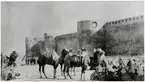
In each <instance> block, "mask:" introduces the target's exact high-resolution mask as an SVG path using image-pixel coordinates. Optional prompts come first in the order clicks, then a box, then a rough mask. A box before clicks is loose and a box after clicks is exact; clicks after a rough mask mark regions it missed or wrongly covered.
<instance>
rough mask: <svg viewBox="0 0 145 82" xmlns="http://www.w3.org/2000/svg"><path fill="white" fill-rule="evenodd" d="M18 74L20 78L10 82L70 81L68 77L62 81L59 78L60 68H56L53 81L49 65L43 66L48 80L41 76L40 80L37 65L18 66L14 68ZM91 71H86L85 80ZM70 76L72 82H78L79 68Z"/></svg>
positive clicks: (62, 78) (62, 77)
mask: <svg viewBox="0 0 145 82" xmlns="http://www.w3.org/2000/svg"><path fill="white" fill-rule="evenodd" d="M16 70H18V71H19V72H20V74H21V75H20V77H18V78H17V79H14V80H12V81H46V80H62V81H63V80H70V79H69V77H67V79H64V76H61V72H60V67H58V68H57V78H56V79H53V67H52V66H50V65H46V66H45V73H46V75H47V77H48V78H45V77H44V75H43V74H42V77H43V78H40V75H39V71H38V65H28V66H19V67H17V68H16ZM92 72H93V71H90V70H87V71H86V80H90V77H89V76H90V74H91V73H92ZM70 74H71V75H72V78H73V79H72V80H74V81H78V80H80V74H81V68H80V67H77V68H76V76H74V74H73V73H72V72H70Z"/></svg>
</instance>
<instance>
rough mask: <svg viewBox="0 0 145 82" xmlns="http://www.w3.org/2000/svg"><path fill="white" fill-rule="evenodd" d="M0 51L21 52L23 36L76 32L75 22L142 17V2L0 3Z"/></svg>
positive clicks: (103, 21) (100, 22) (23, 45)
mask: <svg viewBox="0 0 145 82" xmlns="http://www.w3.org/2000/svg"><path fill="white" fill-rule="evenodd" d="M1 12H2V13H1V17H2V19H1V21H2V23H1V24H2V25H1V50H2V51H3V52H5V53H10V52H11V51H12V50H16V51H18V52H19V53H22V52H25V37H43V34H44V33H47V34H49V35H53V36H57V35H60V34H67V33H73V32H76V31H77V21H80V20H97V22H98V27H99V28H100V27H102V25H103V24H104V23H105V22H108V21H112V20H118V19H121V18H126V17H132V16H138V15H143V14H144V2H97V1H96V2H2V4H1Z"/></svg>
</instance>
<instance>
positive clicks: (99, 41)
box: [90, 28, 106, 51]
mask: <svg viewBox="0 0 145 82" xmlns="http://www.w3.org/2000/svg"><path fill="white" fill-rule="evenodd" d="M105 39H106V37H105V28H101V29H100V30H98V31H97V32H96V33H95V34H94V35H93V36H92V37H91V39H90V40H91V45H92V46H93V48H101V49H102V50H104V51H105V50H106V45H105V43H106V41H105Z"/></svg>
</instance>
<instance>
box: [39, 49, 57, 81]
mask: <svg viewBox="0 0 145 82" xmlns="http://www.w3.org/2000/svg"><path fill="white" fill-rule="evenodd" d="M39 54H40V56H39V58H38V60H37V63H38V65H39V72H40V78H42V76H41V67H42V72H43V74H44V76H45V77H46V78H47V76H46V74H45V71H44V67H45V65H46V64H48V65H52V66H53V68H54V75H53V78H56V69H57V67H58V65H59V55H58V54H57V53H56V52H55V51H54V50H53V51H52V53H50V54H48V53H42V54H41V53H39ZM46 55H47V56H46Z"/></svg>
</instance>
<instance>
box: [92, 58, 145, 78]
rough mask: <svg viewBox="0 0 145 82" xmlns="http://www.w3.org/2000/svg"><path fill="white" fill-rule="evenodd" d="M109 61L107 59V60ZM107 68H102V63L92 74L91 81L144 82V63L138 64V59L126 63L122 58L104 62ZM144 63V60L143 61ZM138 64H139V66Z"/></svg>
mask: <svg viewBox="0 0 145 82" xmlns="http://www.w3.org/2000/svg"><path fill="white" fill-rule="evenodd" d="M106 59H107V58H106ZM103 61H105V63H106V66H104V67H103V66H101V63H100V64H99V65H98V66H97V67H96V69H95V71H94V72H93V73H92V74H91V76H90V79H91V80H102V81H109V80H110V81H143V80H144V66H143V62H140V63H139V62H137V60H136V59H131V58H130V59H128V61H126V62H124V60H123V59H122V58H121V57H118V59H117V60H115V59H114V60H112V61H108V60H103ZM143 61H144V60H143ZM137 63H138V64H137Z"/></svg>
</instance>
